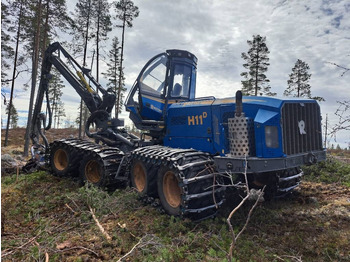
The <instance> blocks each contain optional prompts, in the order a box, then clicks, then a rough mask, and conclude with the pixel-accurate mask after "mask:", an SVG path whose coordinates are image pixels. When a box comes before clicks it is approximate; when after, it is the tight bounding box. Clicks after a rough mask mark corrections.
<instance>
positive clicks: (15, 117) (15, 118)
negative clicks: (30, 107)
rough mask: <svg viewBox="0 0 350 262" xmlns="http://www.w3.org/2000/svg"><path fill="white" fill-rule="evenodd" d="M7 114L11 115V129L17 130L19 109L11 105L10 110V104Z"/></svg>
mask: <svg viewBox="0 0 350 262" xmlns="http://www.w3.org/2000/svg"><path fill="white" fill-rule="evenodd" d="M6 113H7V114H9V115H10V118H9V119H10V123H9V124H10V126H11V128H16V127H17V124H18V113H17V109H16V108H15V106H14V104H11V110H10V104H8V105H7V107H6Z"/></svg>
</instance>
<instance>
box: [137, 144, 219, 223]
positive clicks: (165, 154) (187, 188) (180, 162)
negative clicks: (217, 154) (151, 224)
mask: <svg viewBox="0 0 350 262" xmlns="http://www.w3.org/2000/svg"><path fill="white" fill-rule="evenodd" d="M131 158H132V159H137V160H141V161H142V162H143V163H144V164H145V166H146V167H147V169H148V170H149V172H150V173H158V176H159V172H160V171H159V170H162V168H170V169H172V170H174V173H175V175H176V178H177V180H178V185H179V187H180V188H181V204H180V212H179V214H178V215H180V216H182V217H190V218H192V219H194V220H201V219H205V218H207V217H212V216H214V215H215V214H216V212H217V209H218V208H219V207H220V206H221V205H222V204H223V202H224V196H225V187H223V186H220V185H222V184H223V181H221V180H222V178H221V177H220V176H219V175H217V172H216V169H215V166H214V161H213V159H212V158H211V157H210V156H209V155H208V154H207V153H203V152H200V151H197V150H193V149H176V148H169V147H164V146H159V145H155V146H147V147H142V148H138V149H136V150H134V151H133V152H132V153H131ZM158 193H159V192H158Z"/></svg>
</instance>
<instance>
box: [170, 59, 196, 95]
mask: <svg viewBox="0 0 350 262" xmlns="http://www.w3.org/2000/svg"><path fill="white" fill-rule="evenodd" d="M191 72H192V70H191V67H190V66H187V65H182V64H176V65H175V67H174V79H173V86H172V90H171V97H184V98H187V97H188V96H189V91H190V83H191Z"/></svg>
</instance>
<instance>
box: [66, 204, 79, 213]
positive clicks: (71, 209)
mask: <svg viewBox="0 0 350 262" xmlns="http://www.w3.org/2000/svg"><path fill="white" fill-rule="evenodd" d="M65 206H66V207H67V208H68V209H69V210H70V211H72V212H73V213H74V215H75V214H77V212H76V211H74V210H73V208H71V207H70V206H69V205H68V204H67V203H66V204H65Z"/></svg>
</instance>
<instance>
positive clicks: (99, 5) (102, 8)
mask: <svg viewBox="0 0 350 262" xmlns="http://www.w3.org/2000/svg"><path fill="white" fill-rule="evenodd" d="M93 8H94V14H95V15H94V16H93V23H94V27H95V32H96V34H95V36H96V80H97V82H98V81H99V59H100V48H101V47H100V42H101V41H104V40H107V33H108V32H110V31H112V22H111V15H110V13H109V8H110V5H109V4H108V1H107V0H97V1H95V2H94V6H93ZM97 91H98V90H97Z"/></svg>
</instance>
